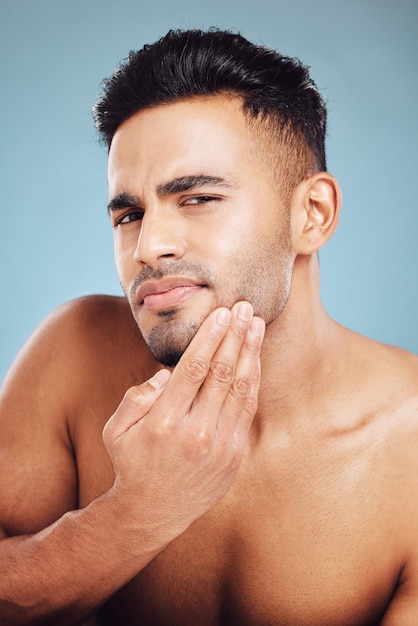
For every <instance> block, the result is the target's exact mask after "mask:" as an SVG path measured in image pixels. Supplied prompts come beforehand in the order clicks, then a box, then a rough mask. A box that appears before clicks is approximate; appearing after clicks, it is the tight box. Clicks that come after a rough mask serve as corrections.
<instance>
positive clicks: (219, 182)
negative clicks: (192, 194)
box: [157, 174, 232, 198]
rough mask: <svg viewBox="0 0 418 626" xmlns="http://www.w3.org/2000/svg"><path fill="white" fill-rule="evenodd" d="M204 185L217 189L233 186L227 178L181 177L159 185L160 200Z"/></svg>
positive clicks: (201, 175) (206, 176) (205, 176)
mask: <svg viewBox="0 0 418 626" xmlns="http://www.w3.org/2000/svg"><path fill="white" fill-rule="evenodd" d="M203 185H212V186H216V187H231V186H232V184H231V183H230V182H228V181H227V180H226V179H225V178H221V177H220V176H209V175H208V174H198V175H194V176H180V177H179V178H173V180H170V181H168V182H167V183H163V184H162V185H157V194H158V195H159V196H160V198H164V197H166V196H169V195H171V194H173V193H181V192H182V191H191V190H192V189H196V188H197V187H202V186H203Z"/></svg>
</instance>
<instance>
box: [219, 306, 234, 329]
mask: <svg viewBox="0 0 418 626" xmlns="http://www.w3.org/2000/svg"><path fill="white" fill-rule="evenodd" d="M230 318H231V313H230V311H229V310H228V309H218V311H217V312H216V321H217V322H218V324H220V325H221V326H228V324H229V320H230Z"/></svg>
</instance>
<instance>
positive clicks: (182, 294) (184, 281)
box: [137, 276, 205, 310]
mask: <svg viewBox="0 0 418 626" xmlns="http://www.w3.org/2000/svg"><path fill="white" fill-rule="evenodd" d="M203 287H205V285H202V284H201V283H198V282H197V281H195V280H193V279H191V278H184V277H180V276H179V277H174V278H173V277H171V278H164V279H162V280H159V281H155V282H154V281H147V282H146V283H143V284H142V285H141V287H140V288H139V289H138V292H137V298H138V303H139V304H140V305H142V306H144V307H146V308H147V309H153V310H161V309H165V308H169V307H172V306H175V305H177V304H178V303H179V302H181V301H183V300H185V299H187V298H189V297H190V296H192V295H194V294H195V293H196V292H198V291H200V289H202V288H203Z"/></svg>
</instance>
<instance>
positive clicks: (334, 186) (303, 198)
mask: <svg viewBox="0 0 418 626" xmlns="http://www.w3.org/2000/svg"><path fill="white" fill-rule="evenodd" d="M340 207H341V191H340V187H339V184H338V182H337V181H336V179H335V178H334V176H332V175H331V174H328V172H318V173H317V174H314V175H313V176H310V177H309V178H307V179H305V180H304V181H302V182H301V183H300V185H298V187H297V188H296V189H295V192H294V194H293V197H292V211H291V214H292V232H293V244H294V250H295V252H296V254H303V255H308V254H313V253H314V252H316V251H317V250H319V249H320V248H321V247H322V246H323V245H324V244H325V243H326V242H327V241H328V239H330V237H331V236H332V235H333V233H334V232H335V229H336V228H337V225H338V218H339V214H340Z"/></svg>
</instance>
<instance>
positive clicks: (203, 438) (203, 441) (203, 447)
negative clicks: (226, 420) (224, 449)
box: [192, 428, 212, 458]
mask: <svg viewBox="0 0 418 626" xmlns="http://www.w3.org/2000/svg"><path fill="white" fill-rule="evenodd" d="M192 441H193V449H194V452H195V454H196V455H197V456H198V457H199V458H201V457H206V456H207V455H208V454H209V452H210V450H211V448H212V437H211V435H210V433H209V432H208V430H207V429H205V428H201V429H200V430H198V431H196V433H195V435H194V437H193V439H192Z"/></svg>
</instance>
